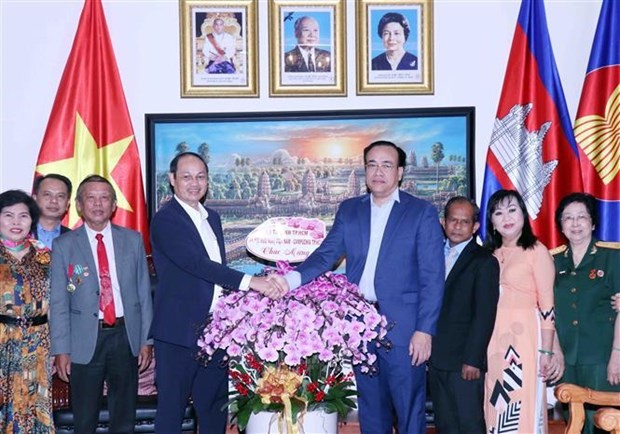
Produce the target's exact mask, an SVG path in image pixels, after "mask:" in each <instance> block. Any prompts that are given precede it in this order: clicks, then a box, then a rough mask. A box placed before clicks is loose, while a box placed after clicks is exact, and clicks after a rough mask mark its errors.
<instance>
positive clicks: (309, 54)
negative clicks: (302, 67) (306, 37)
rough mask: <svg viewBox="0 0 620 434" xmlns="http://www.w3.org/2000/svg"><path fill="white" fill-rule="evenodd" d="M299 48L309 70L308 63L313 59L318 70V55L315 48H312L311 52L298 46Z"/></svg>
mask: <svg viewBox="0 0 620 434" xmlns="http://www.w3.org/2000/svg"><path fill="white" fill-rule="evenodd" d="M297 47H298V48H299V52H300V53H301V55H302V56H303V58H304V63H305V64H306V68H308V62H309V59H310V58H311V59H312V61H313V62H314V68H315V69H316V54H315V53H314V48H310V49H309V50H307V49H305V48H302V47H301V46H300V45H298V46H297Z"/></svg>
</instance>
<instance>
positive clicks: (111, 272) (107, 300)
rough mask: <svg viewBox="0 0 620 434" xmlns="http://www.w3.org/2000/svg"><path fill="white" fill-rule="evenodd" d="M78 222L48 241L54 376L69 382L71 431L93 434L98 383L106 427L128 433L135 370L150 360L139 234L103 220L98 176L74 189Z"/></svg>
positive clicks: (109, 204)
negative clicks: (105, 409) (104, 400)
mask: <svg viewBox="0 0 620 434" xmlns="http://www.w3.org/2000/svg"><path fill="white" fill-rule="evenodd" d="M76 206H77V210H78V212H79V213H80V215H81V216H82V219H83V221H84V225H82V226H81V227H80V228H78V229H76V230H75V231H72V232H68V233H66V234H64V235H62V236H60V237H59V238H57V239H55V240H54V244H53V253H52V289H51V301H50V334H51V345H52V355H55V356H56V361H55V363H56V368H57V369H58V374H59V376H60V378H61V379H62V380H64V381H70V383H71V403H72V407H73V413H74V422H75V432H76V433H80V434H87V433H94V432H95V430H96V427H97V420H98V415H99V409H100V407H101V400H102V392H103V382H104V380H105V381H106V383H107V385H108V409H109V411H110V432H114V433H133V430H134V424H135V414H136V398H137V390H138V370H143V369H146V368H147V367H148V365H149V363H150V361H151V356H152V350H151V345H152V343H151V342H150V341H148V340H147V335H148V332H149V328H150V325H151V319H152V316H153V312H152V302H151V294H150V283H149V274H148V267H147V263H146V254H145V251H144V244H143V242H142V237H141V235H140V234H139V233H137V232H135V231H132V230H129V229H125V228H122V227H119V226H116V225H113V224H111V223H110V217H111V216H112V214H113V213H114V211H115V210H116V194H115V192H114V188H113V187H112V185H111V184H110V182H109V181H108V180H107V179H105V178H103V177H101V176H98V175H90V176H88V177H86V178H85V179H84V180H83V181H82V182H81V183H80V186H79V187H78V190H77V198H76Z"/></svg>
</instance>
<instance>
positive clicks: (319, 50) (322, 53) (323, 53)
mask: <svg viewBox="0 0 620 434" xmlns="http://www.w3.org/2000/svg"><path fill="white" fill-rule="evenodd" d="M314 51H315V52H316V55H317V56H330V55H331V52H330V51H329V50H323V49H322V48H315V49H314Z"/></svg>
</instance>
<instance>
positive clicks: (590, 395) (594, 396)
mask: <svg viewBox="0 0 620 434" xmlns="http://www.w3.org/2000/svg"><path fill="white" fill-rule="evenodd" d="M555 397H556V398H557V399H558V401H560V402H563V403H566V404H568V408H569V411H570V417H569V419H568V425H567V427H566V434H580V433H581V430H582V428H583V424H584V422H585V419H586V414H585V410H584V407H583V405H584V404H586V403H587V404H594V405H612V406H620V393H618V392H600V391H598V390H592V389H588V388H587V387H581V386H577V385H575V384H569V383H564V384H560V385H559V386H557V387H556V388H555Z"/></svg>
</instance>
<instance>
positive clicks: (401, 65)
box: [370, 51, 418, 71]
mask: <svg viewBox="0 0 620 434" xmlns="http://www.w3.org/2000/svg"><path fill="white" fill-rule="evenodd" d="M370 69H372V70H373V71H391V70H392V65H390V62H389V61H388V60H387V55H386V53H381V54H379V55H378V56H376V57H374V58H373V59H372V62H371V65H370ZM415 69H418V58H417V57H416V56H415V55H413V54H411V53H410V52H408V51H407V52H405V54H404V55H403V58H402V59H400V62H398V66H397V67H396V70H397V71H406V70H415Z"/></svg>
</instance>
